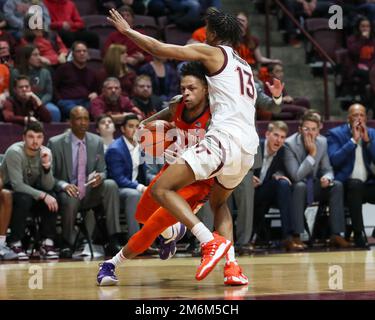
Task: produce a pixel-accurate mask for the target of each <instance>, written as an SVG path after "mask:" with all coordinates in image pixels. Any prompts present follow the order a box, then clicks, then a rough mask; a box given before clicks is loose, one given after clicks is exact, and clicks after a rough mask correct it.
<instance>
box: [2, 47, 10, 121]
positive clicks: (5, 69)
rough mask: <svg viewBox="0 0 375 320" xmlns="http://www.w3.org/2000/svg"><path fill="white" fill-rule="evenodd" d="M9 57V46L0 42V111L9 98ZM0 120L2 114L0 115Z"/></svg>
mask: <svg viewBox="0 0 375 320" xmlns="http://www.w3.org/2000/svg"><path fill="white" fill-rule="evenodd" d="M9 56H10V53H9V44H8V43H7V42H6V41H0V110H2V109H3V106H4V102H5V100H6V99H7V98H8V97H9V87H10V71H9V65H8V59H9ZM0 120H2V114H1V115H0Z"/></svg>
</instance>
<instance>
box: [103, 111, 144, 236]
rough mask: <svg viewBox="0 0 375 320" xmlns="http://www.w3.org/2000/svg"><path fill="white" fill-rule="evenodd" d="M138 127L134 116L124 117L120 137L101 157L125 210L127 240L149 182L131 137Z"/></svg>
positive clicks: (136, 143) (133, 137)
mask: <svg viewBox="0 0 375 320" xmlns="http://www.w3.org/2000/svg"><path fill="white" fill-rule="evenodd" d="M139 123H140V121H139V119H138V117H137V115H135V114H129V115H126V116H125V117H124V120H123V122H122V124H121V132H122V136H121V137H120V138H118V139H116V140H115V141H114V142H113V143H112V144H111V145H110V147H109V148H108V150H107V152H106V154H105V160H106V163H107V168H108V176H109V177H110V178H111V179H113V180H115V181H116V183H117V185H118V187H119V189H120V201H121V207H122V208H124V209H125V214H126V221H127V224H128V236H129V237H131V236H132V235H133V234H134V233H136V232H137V231H138V230H139V224H138V222H137V221H136V219H135V212H136V209H137V205H138V202H139V200H140V198H141V196H142V193H143V192H144V191H145V190H146V186H145V185H146V184H148V181H150V178H151V176H147V170H146V164H145V163H144V162H143V161H142V155H141V149H140V145H139V144H138V142H137V140H136V139H135V136H134V135H135V132H136V130H137V128H138V127H139Z"/></svg>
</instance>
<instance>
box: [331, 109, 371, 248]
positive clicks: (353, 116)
mask: <svg viewBox="0 0 375 320" xmlns="http://www.w3.org/2000/svg"><path fill="white" fill-rule="evenodd" d="M366 122H367V117H366V108H365V107H364V106H363V105H360V104H353V105H352V106H350V108H349V109H348V123H346V124H343V125H341V126H339V127H336V128H333V129H331V130H330V131H329V133H328V138H327V139H328V154H329V157H330V160H331V163H332V166H333V169H334V172H335V176H336V178H337V180H340V181H341V182H342V183H343V184H344V189H345V192H346V203H347V206H348V208H349V211H350V215H351V219H352V227H353V231H354V243H355V245H356V246H358V247H366V245H367V244H366V241H365V239H364V237H363V234H362V232H363V230H364V226H363V218H362V204H363V203H366V202H370V203H375V175H374V171H373V168H372V167H373V165H374V164H375V130H374V129H372V128H368V127H367V126H366Z"/></svg>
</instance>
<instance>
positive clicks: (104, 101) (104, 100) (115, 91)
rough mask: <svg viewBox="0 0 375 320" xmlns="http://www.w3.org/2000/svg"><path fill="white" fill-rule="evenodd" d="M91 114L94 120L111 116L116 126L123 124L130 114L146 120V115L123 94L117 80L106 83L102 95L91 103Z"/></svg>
mask: <svg viewBox="0 0 375 320" xmlns="http://www.w3.org/2000/svg"><path fill="white" fill-rule="evenodd" d="M90 113H91V117H92V118H93V119H94V120H96V119H97V118H98V117H99V116H101V115H102V114H106V115H110V116H111V117H112V119H113V121H114V122H115V123H116V124H119V123H122V122H123V120H124V117H125V116H126V115H127V114H128V113H136V114H137V115H138V117H139V118H140V119H143V118H144V114H143V113H142V112H141V111H140V110H139V109H138V108H137V107H135V106H134V104H133V103H132V102H131V100H130V99H129V98H128V97H127V96H124V95H122V94H121V88H120V81H119V80H118V79H117V78H107V79H106V80H105V81H104V83H103V89H102V94H101V95H100V96H99V97H97V98H95V99H93V100H92V101H91V107H90Z"/></svg>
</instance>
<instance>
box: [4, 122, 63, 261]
mask: <svg viewBox="0 0 375 320" xmlns="http://www.w3.org/2000/svg"><path fill="white" fill-rule="evenodd" d="M43 141H44V130H43V127H42V124H41V123H39V122H30V123H28V124H27V126H26V127H25V130H24V134H23V141H22V142H16V143H14V144H12V145H11V146H10V147H9V148H8V149H7V151H6V152H5V158H4V162H3V164H2V172H3V174H4V184H5V185H9V186H10V187H11V189H12V191H13V213H12V219H11V223H10V229H11V233H10V235H9V237H8V243H9V244H10V247H11V248H12V250H13V251H14V253H16V254H17V255H18V259H19V260H28V259H29V257H28V255H27V253H26V252H25V248H23V247H22V243H21V241H22V239H23V238H24V236H25V227H26V218H27V217H29V216H30V215H31V214H32V213H33V214H34V215H39V216H40V217H41V226H40V233H41V237H42V239H43V240H42V246H41V247H40V255H41V257H43V258H47V259H57V258H58V255H57V253H56V251H55V249H54V239H55V237H56V218H57V215H56V213H57V211H58V204H57V201H56V199H55V196H54V194H53V193H52V190H53V187H54V183H55V179H54V176H53V173H52V170H51V168H52V154H51V150H50V149H48V148H47V147H44V146H43Z"/></svg>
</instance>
